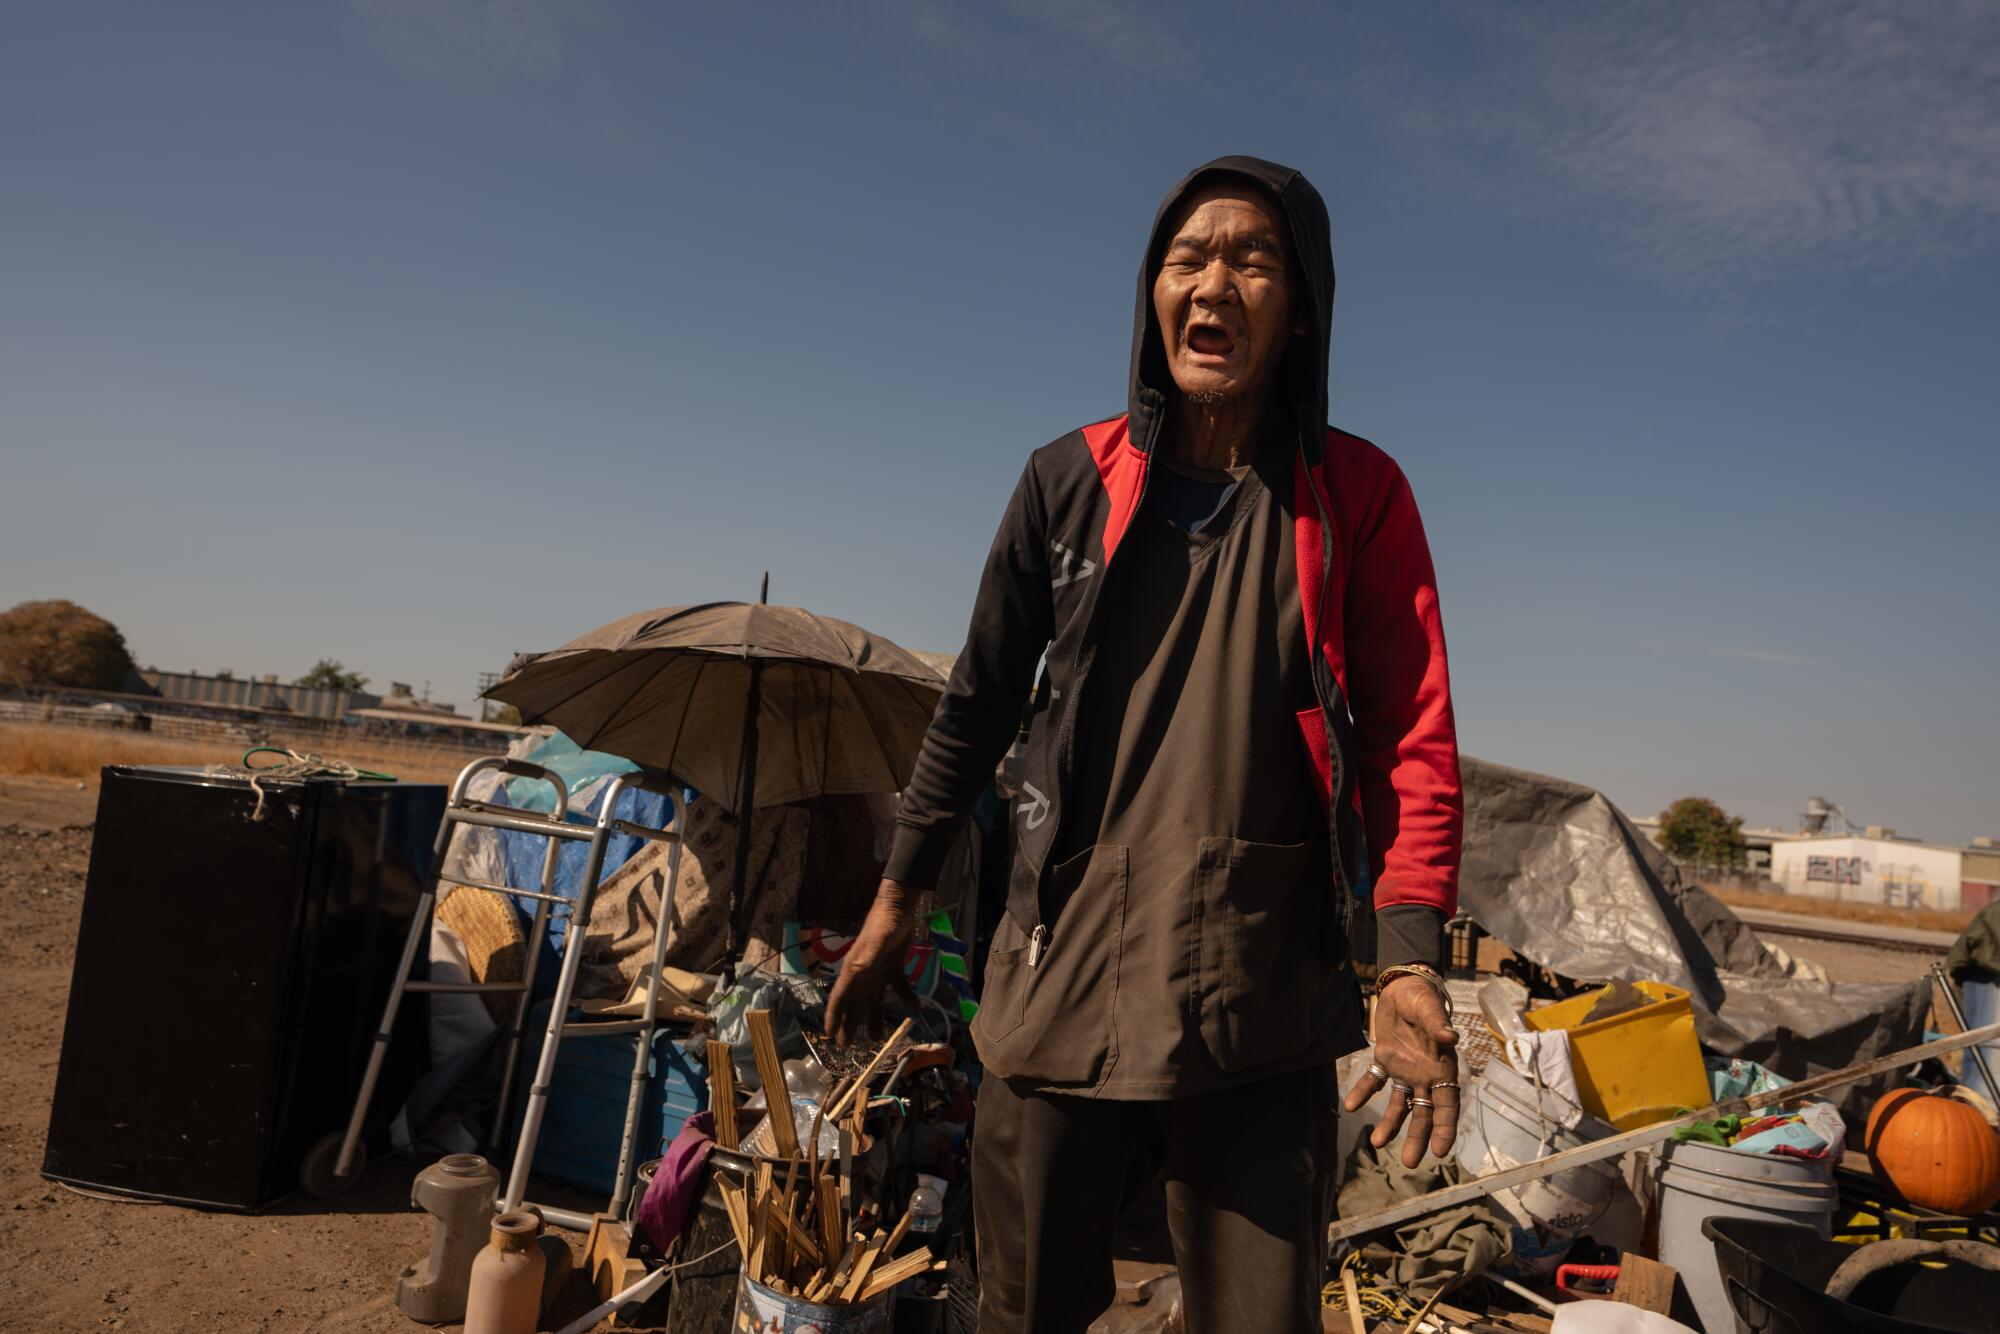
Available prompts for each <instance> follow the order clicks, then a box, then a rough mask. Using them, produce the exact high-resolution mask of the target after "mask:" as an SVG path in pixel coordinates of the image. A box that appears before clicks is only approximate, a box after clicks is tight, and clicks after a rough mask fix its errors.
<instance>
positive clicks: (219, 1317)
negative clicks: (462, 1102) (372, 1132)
mask: <svg viewBox="0 0 2000 1334" xmlns="http://www.w3.org/2000/svg"><path fill="white" fill-rule="evenodd" d="M95 811H96V793H95V792H93V791H88V790H82V789H80V788H79V786H78V783H77V782H76V780H73V779H70V780H57V779H45V778H42V779H38V778H20V777H13V778H4V777H0V1013H4V1014H5V1015H7V1016H8V1022H7V1023H6V1024H5V1025H0V1256H4V1257H5V1261H6V1262H5V1263H4V1264H0V1329H9V1330H15V1329H18V1330H36V1331H61V1332H62V1334H69V1332H70V1331H76V1332H78V1334H81V1332H82V1331H102V1330H112V1329H115V1330H129V1331H147V1332H148V1334H150V1331H155V1330H158V1331H171V1332H172V1334H181V1332H182V1331H187V1332H188V1334H194V1332H195V1331H200V1332H201V1334H214V1332H220V1331H227V1332H228V1334H236V1332H237V1331H244V1332H245V1334H250V1332H252V1331H254V1332H255V1334H281V1332H285V1331H308V1330H310V1331H335V1332H338V1334H362V1332H363V1331H376V1330H381V1331H395V1334H410V1331H412V1330H418V1329H421V1328H423V1327H422V1326H419V1325H417V1324H415V1323H413V1322H411V1321H410V1320H408V1319H406V1318H405V1317H404V1316H403V1315H402V1314H401V1313H400V1312H399V1311H397V1309H396V1307H395V1303H394V1285H395V1279H396V1276H397V1274H398V1273H400V1272H401V1271H402V1269H403V1267H404V1266H405V1265H408V1264H411V1263H414V1262H415V1261H416V1260H417V1259H418V1258H419V1257H420V1256H422V1255H423V1254H424V1253H425V1251H426V1250H427V1249H428V1248H429V1246H430V1235H431V1227H430V1216H429V1215H428V1214H424V1213H420V1212H418V1211H416V1210H413V1209H412V1208H411V1207H410V1203H409V1200H410V1194H409V1192H410V1179H411V1177H413V1176H414V1175H415V1174H416V1170H417V1168H418V1167H419V1166H421V1164H417V1163H402V1162H393V1161H392V1162H387V1163H382V1164H379V1165H376V1166H374V1167H371V1168H370V1169H369V1170H368V1172H367V1174H366V1175H365V1176H364V1177H363V1179H362V1180H361V1182H360V1183H359V1184H358V1185H356V1186H355V1187H354V1188H353V1189H352V1190H351V1191H350V1192H349V1193H348V1194H346V1195H343V1196H341V1197H340V1198H339V1199H338V1200H334V1201H328V1202H321V1201H317V1200H311V1199H306V1198H304V1197H295V1198H294V1199H292V1200H290V1201H288V1202H286V1203H284V1204H281V1205H279V1206H277V1207H276V1208H274V1209H272V1210H270V1211H268V1212H266V1213H262V1214H258V1215H254V1216H245V1215H240V1214H224V1213H203V1212H200V1211H198V1210H193V1209H181V1208H176V1207H173V1206H171V1205H149V1204H138V1203H112V1202H109V1201H106V1200H99V1199H93V1198H90V1197H87V1196H84V1195H80V1194H78V1193H76V1192H74V1191H71V1190H68V1189H66V1188H64V1187H61V1186H57V1185H54V1184H52V1183H50V1182H47V1181H44V1180H43V1179H42V1178H41V1175H40V1172H41V1165H42V1145H43V1139H44V1136H45V1134H46V1132H47V1128H48V1115H49V1098H50V1095H51V1093H52V1092H53V1090H54V1087H55V1075H56V1061H57V1058H58V1056H59V1055H60V1052H61V1048H62V1022H63V1011H64V1008H65V1006H66V1005H67V1003H68V998H69V976H70V966H71V964H72V962H73V961H74V959H75V938H76V924H77V915H78V911H79V909H80V907H81V905H82V902H83V883H84V872H85V869H86V867H87V866H88V864H89V858H90V823H91V820H92V818H93V816H94V814H95Z"/></svg>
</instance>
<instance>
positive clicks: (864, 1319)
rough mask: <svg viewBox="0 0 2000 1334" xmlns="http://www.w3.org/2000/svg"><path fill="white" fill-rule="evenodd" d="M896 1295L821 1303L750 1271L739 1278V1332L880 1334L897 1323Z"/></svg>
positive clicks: (737, 1295) (737, 1301) (763, 1333)
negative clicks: (764, 1280) (779, 1287)
mask: <svg viewBox="0 0 2000 1334" xmlns="http://www.w3.org/2000/svg"><path fill="white" fill-rule="evenodd" d="M895 1313H896V1294H895V1293H894V1292H893V1291H890V1292H884V1293H881V1294H879V1295H878V1296H877V1297H876V1298H875V1299H874V1300H873V1301H867V1302H856V1303H855V1304H853V1305H852V1306H821V1305H820V1304H819V1303H817V1302H809V1301H807V1300H806V1299H805V1298H803V1297H796V1296H787V1295H785V1294H784V1293H781V1292H774V1291H772V1290H771V1289H770V1288H767V1287H765V1286H764V1285H763V1284H762V1283H759V1282H757V1281H756V1280H754V1279H752V1278H751V1277H750V1276H749V1275H748V1274H743V1275H740V1276H739V1277H738V1278H737V1281H736V1323H735V1325H734V1326H733V1328H734V1329H735V1330H736V1331H737V1334H877V1332H878V1331H882V1330H886V1329H888V1328H889V1327H890V1325H891V1324H892V1323H893V1322H894V1319H895Z"/></svg>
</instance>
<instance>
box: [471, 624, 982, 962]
mask: <svg viewBox="0 0 2000 1334" xmlns="http://www.w3.org/2000/svg"><path fill="white" fill-rule="evenodd" d="M944 684H945V683H944V678H943V677H942V676H941V675H940V674H939V673H938V671H937V670H936V669H935V668H933V667H931V666H929V665H928V664H926V663H925V662H923V661H922V660H921V659H919V658H918V657H917V656H916V655H915V654H913V653H911V652H909V651H908V650H906V649H903V648H900V647H898V646H897V645H896V644H894V643H892V642H890V641H889V640H887V639H884V638H882V637H881V636H880V635H874V634H870V633H869V632H868V631H866V630H863V629H862V628H861V627H859V626H856V625H850V624H848V623H847V622H846V621H837V620H834V619H833V618H832V617H830V616H818V615H815V614H813V613H812V612H809V611H806V610H804V609H803V608H799V607H773V606H769V605H766V604H764V603H761V602H759V603H751V602H709V603H703V604H701V605H699V606H692V607H662V608H660V609H659V610H657V611H645V612H640V613H638V614H637V615H633V616H627V617H625V618H624V619H623V620H618V621H613V622H611V623H610V624H609V625H605V626H601V627H599V628H598V629H596V630H593V631H591V632H590V633H589V634H587V635H584V636H582V637H581V638H579V639H573V640H571V641H570V642H569V643H567V644H565V645H563V646H562V647H561V648H559V649H555V650H553V651H551V652H548V653H531V654H523V655H521V656H520V657H517V658H516V659H514V661H513V662H512V663H510V664H508V667H507V672H506V675H504V676H503V677H502V678H501V679H500V680H499V681H498V682H497V683H496V684H494V685H493V686H492V687H491V688H489V689H488V690H487V691H486V695H487V697H488V698H491V699H497V700H500V701H501V702H503V703H507V704H512V705H514V706H515V707H516V708H518V709H519V710H520V711H521V720H522V721H523V722H526V723H550V724H553V725H554V726H556V727H558V728H561V729H562V731H563V732H564V733H565V734H567V735H568V736H569V738H570V739H571V740H572V741H574V742H576V744H577V745H579V746H582V747H583V748H585V749H586V750H600V751H604V752H606V753H607V754H611V755H618V756H622V757H623V758H625V759H628V760H631V761H632V762H633V763H634V764H637V765H640V766H641V767H643V768H646V769H651V770H654V771H655V772H659V773H665V774H669V775H671V776H672V777H673V779H674V780H675V781H676V782H680V783H685V784H687V785H688V786H690V787H693V788H696V789H697V790H699V791H700V792H701V793H702V794H703V795H704V796H707V797H712V798H714V799H716V800H719V801H721V802H722V803H723V805H724V806H725V807H727V808H728V809H729V810H730V811H731V812H733V813H734V814H736V815H737V817H738V819H737V822H736V825H737V860H736V864H737V865H738V866H739V867H740V866H742V865H744V864H746V863H747V861H748V860H749V847H750V821H749V818H748V816H749V812H751V811H753V810H755V809H756V808H757V807H759V806H775V805H778V804H780V803H782V802H788V801H798V800H801V799H803V798H806V797H815V796H834V795H841V794H852V793H866V792H894V791H898V790H900V789H901V788H902V786H903V785H904V784H905V783H907V782H908V781H909V778H910V771H911V770H912V769H913V768H914V767H915V765H916V760H917V749H918V747H919V746H921V745H922V744H923V739H924V732H925V730H926V729H928V728H929V726H930V721H931V714H932V713H933V712H934V711H935V710H936V708H937V701H938V697H939V696H940V695H941V694H943V692H944ZM733 906H734V905H733ZM735 916H736V913H735V912H734V911H732V913H731V918H732V921H733V920H734V918H735ZM733 943H734V942H733V941H732V945H733ZM732 952H733V951H732Z"/></svg>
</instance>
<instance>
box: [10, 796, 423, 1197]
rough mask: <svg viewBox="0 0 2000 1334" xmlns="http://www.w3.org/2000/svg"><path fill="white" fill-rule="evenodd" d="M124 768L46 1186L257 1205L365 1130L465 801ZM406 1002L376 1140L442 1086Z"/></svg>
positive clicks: (52, 1125) (109, 808)
mask: <svg viewBox="0 0 2000 1334" xmlns="http://www.w3.org/2000/svg"><path fill="white" fill-rule="evenodd" d="M263 786H264V789H265V796H264V802H263V811H262V814H261V818H253V814H254V813H255V812H256V808H257V804H258V802H257V794H256V793H254V792H253V791H252V790H251V789H250V786H249V784H248V783H247V782H246V781H243V780H238V779H228V778H216V777H210V776H208V775H207V774H205V773H204V772H203V771H201V770H199V769H183V768H125V767H117V768H110V769H106V770H105V771H104V778H103V786H102V789H101V791H100V793H99V796H98V804H97V825H96V831H95V834H94V837H93V839H92V843H91V852H90V874H89V879H88V881H87V883H86V886H85V891H84V901H83V917H82V921H81V923H80V925H79V927H78V934H77V949H76V970H75V973H74V975H73V977H72V979H71V982H70V998H69V1012H68V1016H67V1018H66V1020H65V1022H64V1026H63V1047H62V1062H61V1065H60V1067H59V1069H58V1071H57V1074H56V1090H55V1102H54V1106H53V1107H52V1108H51V1110H50V1113H49V1137H48V1148H47V1152H46V1155H45V1157H44V1158H43V1160H42V1174H43V1175H44V1176H46V1177H49V1178H50V1179H52V1180H56V1181H65V1182H70V1183H72V1184H75V1185H79V1186H88V1187H92V1188H94V1189H99V1190H111V1191H117V1192H121V1193H124V1194H130V1195H140V1196H149V1197H153V1198H158V1199H164V1200H173V1201H177V1202H181V1203H186V1204H196V1205H202V1206H205V1207H211V1208H221V1209H257V1208H260V1207H262V1206H264V1205H266V1204H269V1203H271V1202H273V1201H275V1200H278V1199H280V1198H282V1197H284V1196H286V1195H289V1194H291V1193H292V1192H293V1191H295V1190H296V1189H297V1188H298V1170H299V1165H300V1162H301V1160H302V1159H303V1158H304V1156H305V1153H306V1150H307V1149H308V1148H310V1147H311V1145H312V1143H313V1141H314V1140H315V1139H317V1138H318V1137H319V1136H321V1135H323V1134H325V1133H326V1132H328V1131H331V1130H335V1129H337V1128H339V1127H340V1126H342V1125H344V1124H345V1122H346V1118H347V1115H348V1111H349V1109H350V1107H351V1106H352V1102H353V1098H354V1094H355V1091H356V1090H357V1089H358V1088H359V1086H360V1082H361V1072H362V1068H363V1066H364V1065H365V1064H366V1062H367V1058H368V1047H369V1042H370V1039H371V1038H372V1036H373V1034H374V1030H375V1025H376V1024H377V1023H378V1022H379V1021H380V1019H381V1010H382V1005H383V1002H384V1001H385V1000H386V999H387V997H388V992H389V986H390V983H391V981H392V979H393V978H394V976H395V970H396V965H397V962H398V960H399V958H400V957H401V951H402V946H403V941H404V937H405V936H406V934H407V933H408V930H409V925H410V919H411V917H412V915H413V914H414V912H415V911H416V904H417V899H418V896H419V895H420V894H421V892H422V890H423V885H424V880H425V878H426V876H427V874H428V871H429V863H430V857H431V846H432V840H433V839H434V838H435V836H436V833H437V827H438V821H439V820H440V819H441V818H442V816H443V813H444V805H445V789H444V788H443V787H440V786H436V785H431V784H418V783H351V784H350V783H339V782H310V783H299V782H279V783H271V782H267V783H265V784H264V785H263ZM425 1013H426V1007H425V1006H424V1005H423V1004H422V997H420V996H411V997H408V998H406V999H405V1001H404V1004H403V1007H402V1013H401V1015H400V1017H399V1019H398V1025H397V1027H398V1031H397V1035H396V1040H395V1041H394V1042H393V1043H392V1044H391V1048H390V1064H389V1067H388V1068H387V1069H386V1070H385V1071H384V1074H383V1080H382V1086H381V1088H380V1089H379V1090H378V1091H377V1093H376V1096H375V1098H374V1100H373V1103H372V1109H373V1115H372V1119H371V1132H370V1138H371V1139H374V1140H377V1141H378V1142H379V1141H380V1139H381V1137H382V1132H383V1129H384V1127H385V1126H386V1123H387V1121H388V1118H389V1117H390V1116H391V1115H393V1114H394V1112H395V1110H396V1109H397V1108H398V1107H399V1106H400V1105H401V1104H402V1101H403V1097H404V1095H405V1094H406V1093H407V1092H408V1090H409V1087H410V1085H411V1084H412V1083H413V1082H414V1081H415V1079H416V1077H417V1076H418V1075H419V1074H420V1073H421V1072H422V1063H423V1054H424V1051H425V1047H426V1043H425V1040H424V1017H425Z"/></svg>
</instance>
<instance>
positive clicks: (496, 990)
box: [403, 981, 527, 996]
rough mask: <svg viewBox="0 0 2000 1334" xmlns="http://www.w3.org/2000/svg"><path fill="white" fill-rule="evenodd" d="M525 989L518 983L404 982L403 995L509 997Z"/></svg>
mask: <svg viewBox="0 0 2000 1334" xmlns="http://www.w3.org/2000/svg"><path fill="white" fill-rule="evenodd" d="M526 990H527V988H526V987H524V986H522V985H521V984H520V983H519V982H430V981H423V982H405V983H404V984H403V991H404V993H405V994H408V993H410V992H413V991H414V992H419V993H421V994H424V995H430V996H511V995H513V994H514V993H515V992H517V991H526Z"/></svg>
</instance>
